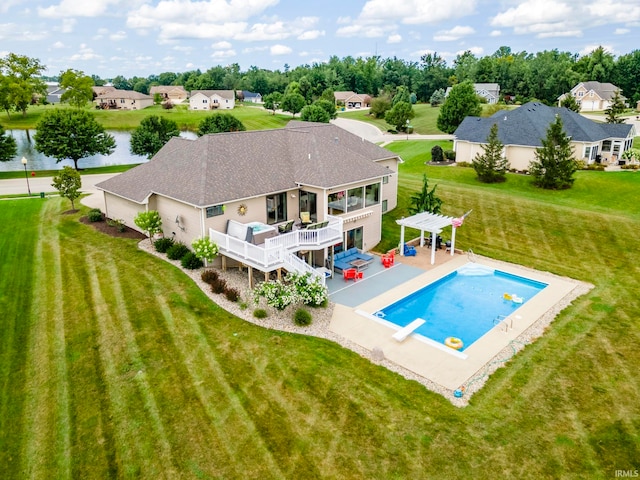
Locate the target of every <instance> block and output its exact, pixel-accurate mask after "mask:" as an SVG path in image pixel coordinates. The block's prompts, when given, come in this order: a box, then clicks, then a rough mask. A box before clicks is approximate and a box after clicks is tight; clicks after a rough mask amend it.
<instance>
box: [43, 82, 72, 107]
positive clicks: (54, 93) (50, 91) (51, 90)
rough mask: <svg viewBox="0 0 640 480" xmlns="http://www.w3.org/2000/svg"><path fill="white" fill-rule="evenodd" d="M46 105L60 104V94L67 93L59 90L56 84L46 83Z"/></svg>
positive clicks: (64, 90) (64, 89) (61, 89)
mask: <svg viewBox="0 0 640 480" xmlns="http://www.w3.org/2000/svg"><path fill="white" fill-rule="evenodd" d="M46 85H47V103H60V102H61V101H62V100H61V97H62V94H63V93H64V92H66V91H67V89H66V88H61V87H60V85H59V84H58V83H57V82H47V84H46Z"/></svg>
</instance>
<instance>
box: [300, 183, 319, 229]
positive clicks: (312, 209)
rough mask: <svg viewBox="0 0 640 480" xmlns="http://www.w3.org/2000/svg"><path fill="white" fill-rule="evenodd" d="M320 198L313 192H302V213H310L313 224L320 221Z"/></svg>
mask: <svg viewBox="0 0 640 480" xmlns="http://www.w3.org/2000/svg"><path fill="white" fill-rule="evenodd" d="M317 199H318V196H317V195H316V194H315V193H313V192H305V191H304V190H300V205H299V208H300V211H301V212H309V213H310V214H311V220H312V221H313V222H317V221H318V202H317Z"/></svg>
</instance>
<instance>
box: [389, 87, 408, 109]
mask: <svg viewBox="0 0 640 480" xmlns="http://www.w3.org/2000/svg"><path fill="white" fill-rule="evenodd" d="M400 102H406V103H408V104H411V94H410V93H409V89H408V88H407V87H405V86H404V85H400V86H399V87H398V90H397V91H396V94H395V95H394V96H393V102H392V105H393V106H394V107H395V106H396V105H397V104H398V103H400Z"/></svg>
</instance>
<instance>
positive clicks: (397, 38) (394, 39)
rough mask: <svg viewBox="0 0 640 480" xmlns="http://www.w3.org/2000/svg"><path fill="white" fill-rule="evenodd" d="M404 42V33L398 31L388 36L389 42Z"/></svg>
mask: <svg viewBox="0 0 640 480" xmlns="http://www.w3.org/2000/svg"><path fill="white" fill-rule="evenodd" d="M400 42H402V35H400V34H398V33H394V34H393V35H389V36H388V37H387V43H400Z"/></svg>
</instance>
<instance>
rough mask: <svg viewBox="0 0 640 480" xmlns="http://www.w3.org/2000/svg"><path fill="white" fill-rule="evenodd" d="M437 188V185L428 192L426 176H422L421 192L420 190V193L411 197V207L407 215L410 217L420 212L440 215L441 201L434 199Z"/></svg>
mask: <svg viewBox="0 0 640 480" xmlns="http://www.w3.org/2000/svg"><path fill="white" fill-rule="evenodd" d="M437 186H438V185H435V186H434V187H433V188H432V189H431V190H429V181H428V180H427V174H426V173H425V174H423V176H422V190H420V193H416V194H415V195H412V196H411V206H410V207H409V213H410V214H411V215H415V214H416V213H422V212H429V213H440V208H441V207H442V199H440V198H438V197H436V187H437Z"/></svg>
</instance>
